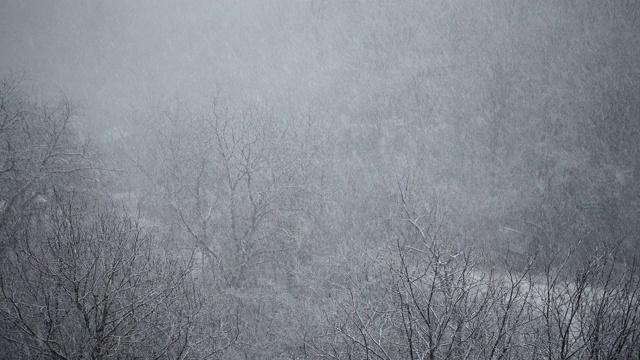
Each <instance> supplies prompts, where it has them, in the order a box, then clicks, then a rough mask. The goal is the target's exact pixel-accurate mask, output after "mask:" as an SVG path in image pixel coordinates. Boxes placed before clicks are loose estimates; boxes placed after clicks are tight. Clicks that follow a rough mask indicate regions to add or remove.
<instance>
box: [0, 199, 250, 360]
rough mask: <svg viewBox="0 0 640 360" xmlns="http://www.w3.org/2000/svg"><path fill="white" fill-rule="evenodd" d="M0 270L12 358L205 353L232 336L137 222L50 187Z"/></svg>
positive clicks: (0, 302) (6, 343)
mask: <svg viewBox="0 0 640 360" xmlns="http://www.w3.org/2000/svg"><path fill="white" fill-rule="evenodd" d="M15 236H16V238H15V239H13V240H14V242H15V244H16V245H15V246H14V247H13V248H12V249H11V251H9V252H7V254H6V257H5V260H4V262H3V264H2V267H3V269H2V276H1V277H0V290H1V298H0V323H1V329H2V331H1V334H0V337H1V338H2V340H1V341H2V344H3V347H4V348H5V349H7V350H10V351H11V354H13V355H14V356H16V357H17V358H21V357H33V358H36V357H37V358H54V359H73V358H91V359H100V358H105V357H119V358H124V357H126V358H135V357H146V358H157V359H161V358H176V359H180V358H186V357H189V358H198V357H204V358H209V357H213V356H216V355H218V356H219V355H220V354H221V352H223V351H224V350H225V349H227V348H228V347H229V346H231V345H232V344H233V343H234V342H235V339H236V338H237V336H238V326H237V320H234V318H236V314H235V313H234V312H232V311H229V309H227V310H225V312H223V313H220V314H216V313H215V307H214V306H215V305H216V304H215V303H214V302H212V301H213V300H214V299H215V298H214V297H212V298H210V299H207V298H204V297H203V294H202V293H201V291H200V289H198V288H197V287H196V285H195V282H194V279H193V277H192V273H191V259H190V258H188V257H187V258H185V257H182V256H174V255H172V253H171V252H166V251H164V250H163V249H162V248H161V247H159V246H158V242H157V239H156V238H155V237H154V236H153V234H152V233H150V232H149V231H147V230H144V229H142V228H141V227H140V225H139V222H137V221H135V220H133V219H130V218H127V217H126V216H123V215H119V214H118V213H116V212H115V211H113V210H112V209H110V208H109V207H108V206H107V205H104V204H100V203H97V202H95V201H90V200H87V199H82V198H79V197H78V196H77V195H75V194H64V195H60V194H58V193H56V198H55V202H54V204H52V205H51V207H50V208H49V211H48V212H47V213H46V214H44V215H42V216H40V217H37V218H32V219H31V221H30V222H29V224H28V225H26V226H25V227H23V228H22V229H21V230H20V232H18V233H16V235H15Z"/></svg>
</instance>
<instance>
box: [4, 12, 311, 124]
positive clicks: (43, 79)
mask: <svg viewBox="0 0 640 360" xmlns="http://www.w3.org/2000/svg"><path fill="white" fill-rule="evenodd" d="M242 3H243V5H238V4H237V3H236V2H233V1H226V2H225V1H206V0H190V1H148V0H146V1H72V0H56V1H49V0H38V1H19V0H5V1H2V2H1V3H0V33H1V34H2V36H0V49H1V50H0V67H1V68H2V71H3V73H6V72H7V71H8V70H9V69H11V70H14V71H22V70H24V71H25V73H26V75H27V77H28V78H29V79H31V80H33V81H34V83H35V86H36V88H37V89H38V92H39V93H40V94H41V95H48V94H51V93H53V92H55V91H57V90H58V89H59V90H62V91H63V92H64V93H66V94H67V95H69V96H70V97H71V98H72V99H74V100H75V101H77V102H79V103H80V104H81V105H82V106H83V107H84V108H85V109H86V110H87V111H86V113H87V115H89V116H90V117H97V118H105V117H106V116H114V115H118V114H120V113H121V111H118V109H125V110H126V109H128V108H130V107H131V106H134V105H135V106H141V105H142V106H144V104H145V102H147V101H150V100H153V99H157V98H162V97H171V96H176V95H177V96H179V97H180V98H181V99H183V100H184V99H188V101H195V102H198V101H202V100H203V99H205V98H206V97H207V96H208V95H209V94H211V93H213V92H214V91H215V89H216V86H219V87H220V88H221V90H223V91H224V93H225V94H226V95H237V94H238V92H239V93H241V94H242V96H256V95H257V94H260V96H264V95H265V94H266V95H267V96H268V94H269V92H270V91H277V92H279V93H280V94H282V93H283V92H287V91H288V90H287V88H289V89H293V88H294V87H295V92H296V93H298V94H300V92H301V91H302V92H304V89H301V88H300V86H299V85H300V84H306V86H308V84H309V83H310V82H309V81H308V80H309V79H306V80H304V79H303V77H305V76H309V75H303V74H306V73H307V71H303V70H304V69H308V68H309V66H307V65H308V64H304V61H306V60H304V59H306V58H307V55H308V53H307V52H306V51H305V49H304V47H305V43H304V42H305V39H300V38H299V37H296V36H297V35H295V36H292V34H293V33H294V32H291V31H290V30H291V27H292V26H297V25H296V24H294V22H296V21H298V22H300V21H304V19H295V17H294V16H293V15H295V14H297V13H298V12H297V10H296V9H295V8H292V6H288V7H287V9H283V7H282V6H272V5H273V4H272V5H268V3H266V2H259V1H258V2H246V1H245V2H242ZM265 4H266V5H265ZM293 7H295V5H293ZM286 14H290V15H292V16H290V17H288V18H287V15H286ZM303 53H304V54H303ZM314 68H316V69H317V67H316V66H314ZM303 80H304V81H303ZM292 82H293V83H298V85H294V84H292ZM311 83H312V81H311ZM114 110H116V111H115V112H114Z"/></svg>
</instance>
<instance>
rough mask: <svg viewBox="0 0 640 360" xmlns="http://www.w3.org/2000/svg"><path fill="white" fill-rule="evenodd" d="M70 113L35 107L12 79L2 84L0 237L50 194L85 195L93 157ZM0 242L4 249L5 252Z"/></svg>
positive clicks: (69, 107) (63, 105) (65, 106)
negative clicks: (65, 191) (62, 191)
mask: <svg viewBox="0 0 640 360" xmlns="http://www.w3.org/2000/svg"><path fill="white" fill-rule="evenodd" d="M74 117H75V113H74V107H73V104H72V103H71V101H70V100H68V99H67V98H64V97H63V98H62V99H61V100H59V101H58V102H57V103H55V104H53V105H48V104H46V103H43V102H39V101H38V99H37V98H36V97H35V95H33V94H32V93H31V92H28V91H27V90H25V88H24V83H23V78H22V77H19V76H15V75H13V74H11V75H8V76H6V77H4V78H2V79H1V80H0V232H3V231H9V230H10V229H9V228H10V227H11V226H10V225H11V224H12V223H13V222H16V221H18V220H19V219H25V218H26V217H27V215H29V214H31V213H33V212H34V211H37V208H38V207H39V206H41V205H42V204H43V203H46V202H47V201H50V200H51V197H52V189H53V188H54V187H58V188H75V189H76V190H77V191H80V190H82V189H86V188H87V187H88V185H89V184H90V182H95V181H96V179H97V178H96V176H95V172H94V170H95V169H96V166H95V157H94V156H93V154H92V151H91V148H90V147H89V144H88V142H82V141H80V138H79V137H78V135H77V133H76V132H75V130H74V127H73V122H74ZM5 241H6V238H5V240H3V246H6V245H7V243H5Z"/></svg>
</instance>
